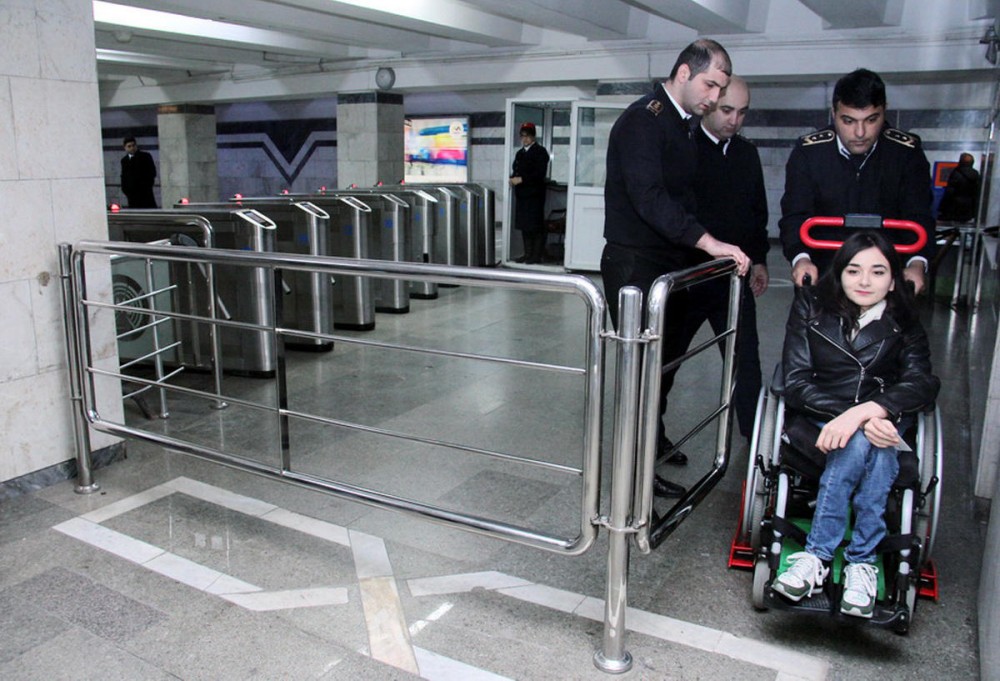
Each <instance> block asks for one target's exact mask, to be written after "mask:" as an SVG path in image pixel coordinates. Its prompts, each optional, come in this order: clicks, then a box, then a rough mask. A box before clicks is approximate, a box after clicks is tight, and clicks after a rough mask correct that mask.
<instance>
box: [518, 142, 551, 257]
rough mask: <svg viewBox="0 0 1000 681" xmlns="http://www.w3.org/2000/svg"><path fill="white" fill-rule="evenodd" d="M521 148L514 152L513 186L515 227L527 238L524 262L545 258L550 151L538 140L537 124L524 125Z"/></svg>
mask: <svg viewBox="0 0 1000 681" xmlns="http://www.w3.org/2000/svg"><path fill="white" fill-rule="evenodd" d="M520 133H521V148H520V149H518V150H517V154H515V155H514V166H513V168H512V169H511V174H510V186H511V187H513V188H514V197H515V199H514V227H515V229H518V230H520V232H521V238H522V239H524V262H526V263H539V262H542V260H543V258H544V255H545V241H546V238H547V236H548V235H547V234H546V233H545V176H546V175H547V173H548V168H549V152H547V151H546V150H545V147H543V146H542V145H541V144H538V143H537V142H536V141H535V124H534V123H524V124H523V125H521V131H520Z"/></svg>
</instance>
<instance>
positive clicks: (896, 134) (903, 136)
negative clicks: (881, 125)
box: [882, 128, 920, 149]
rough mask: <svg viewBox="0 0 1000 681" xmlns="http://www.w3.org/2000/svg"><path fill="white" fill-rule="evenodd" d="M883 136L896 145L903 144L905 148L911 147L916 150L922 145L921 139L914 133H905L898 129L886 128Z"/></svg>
mask: <svg viewBox="0 0 1000 681" xmlns="http://www.w3.org/2000/svg"><path fill="white" fill-rule="evenodd" d="M882 136H883V137H885V138H886V139H888V140H892V141H893V142H895V143H896V144H902V145H903V146H904V147H909V148H910V149H916V148H917V145H918V144H920V137H919V136H917V135H914V134H913V133H912V132H903V131H902V130H896V128H886V129H885V132H883V133H882Z"/></svg>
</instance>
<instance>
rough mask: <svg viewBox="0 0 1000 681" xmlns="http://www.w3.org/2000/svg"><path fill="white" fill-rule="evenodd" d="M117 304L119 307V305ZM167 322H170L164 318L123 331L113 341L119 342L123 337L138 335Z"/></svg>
mask: <svg viewBox="0 0 1000 681" xmlns="http://www.w3.org/2000/svg"><path fill="white" fill-rule="evenodd" d="M118 304H119V305H120V304H121V303H118ZM169 321H170V320H169V319H166V318H164V319H157V320H156V321H155V322H150V323H149V324H143V325H142V326H136V327H134V328H132V329H129V330H128V331H123V332H122V333H120V334H118V335H117V336H115V340H121V339H122V338H124V337H125V336H131V335H132V334H133V333H139V332H140V331H145V330H146V329H150V328H152V327H154V326H159V325H160V324H165V323H167V322H169Z"/></svg>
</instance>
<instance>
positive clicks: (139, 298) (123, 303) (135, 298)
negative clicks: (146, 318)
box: [115, 284, 177, 333]
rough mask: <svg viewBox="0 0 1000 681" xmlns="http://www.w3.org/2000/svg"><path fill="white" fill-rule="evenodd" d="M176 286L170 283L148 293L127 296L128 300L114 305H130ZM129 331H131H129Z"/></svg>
mask: <svg viewBox="0 0 1000 681" xmlns="http://www.w3.org/2000/svg"><path fill="white" fill-rule="evenodd" d="M176 288H177V284H171V285H170V286H164V287H163V288H161V289H157V290H155V291H149V292H148V293H142V294H140V295H138V296H135V297H134V298H129V299H128V300H119V301H118V302H117V303H115V305H121V306H122V307H131V306H132V305H133V304H134V303H137V302H139V301H140V300H146V299H147V298H152V297H153V296H158V295H160V294H161V293H166V292H167V291H172V290H174V289H176ZM151 314H152V313H151ZM130 333H131V332H130Z"/></svg>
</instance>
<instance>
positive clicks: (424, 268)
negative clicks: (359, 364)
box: [74, 241, 603, 303]
mask: <svg viewBox="0 0 1000 681" xmlns="http://www.w3.org/2000/svg"><path fill="white" fill-rule="evenodd" d="M74 250H75V251H77V252H87V253H92V254H98V255H114V254H121V255H134V256H138V257H146V258H148V257H152V258H157V259H159V260H171V261H177V262H199V261H201V262H204V261H206V260H210V261H211V262H212V263H214V264H216V265H246V266H252V267H265V268H271V267H280V268H281V269H284V270H292V271H299V272H310V271H313V270H321V271H324V272H330V273H332V274H344V275H346V274H349V275H359V276H372V277H385V278H390V279H408V278H411V277H414V276H418V277H421V278H423V279H427V280H428V281H433V282H435V283H439V284H455V285H463V284H465V285H468V284H472V283H476V282H480V283H482V284H489V285H491V286H500V287H503V288H526V287H528V286H530V287H531V290H534V291H548V292H551V293H565V292H567V288H572V289H574V290H575V292H576V294H577V295H578V296H580V297H581V298H584V299H589V298H590V296H591V295H592V294H591V293H590V291H589V289H591V288H593V284H592V283H591V282H590V280H588V279H587V278H586V277H583V276H579V275H570V274H552V273H547V272H529V271H526V270H500V269H496V268H489V267H450V266H448V265H440V264H434V263H419V262H406V261H394V260H373V259H369V258H341V257H332V256H320V255H308V254H305V253H267V252H262V251H256V252H255V251H239V250H234V249H228V248H213V249H211V255H210V257H208V256H207V255H206V249H204V248H196V247H189V246H148V245H146V244H140V243H133V242H127V241H80V242H77V243H76V244H75V245H74ZM601 302H602V303H603V297H602V299H601Z"/></svg>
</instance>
